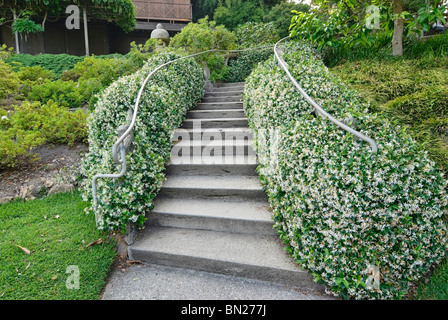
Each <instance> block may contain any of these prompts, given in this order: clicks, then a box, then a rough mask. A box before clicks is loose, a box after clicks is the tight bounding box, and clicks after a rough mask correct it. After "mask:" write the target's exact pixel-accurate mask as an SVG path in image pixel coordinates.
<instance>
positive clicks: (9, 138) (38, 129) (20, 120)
mask: <svg viewBox="0 0 448 320" xmlns="http://www.w3.org/2000/svg"><path fill="white" fill-rule="evenodd" d="M0 111H1V113H0V117H1V119H2V120H1V121H0V135H1V139H0V166H11V167H12V166H15V165H16V164H17V162H18V161H19V160H20V159H19V158H20V157H22V156H32V154H30V153H29V151H30V150H32V149H33V148H35V147H37V146H39V145H42V144H43V143H66V144H69V145H71V144H73V143H75V142H80V141H85V140H86V138H87V129H86V118H87V115H86V114H85V113H84V112H83V111H81V110H78V111H76V112H70V111H68V110H67V109H66V108H63V107H60V106H58V105H57V104H55V103H53V102H51V101H50V102H48V103H46V104H41V103H39V102H27V101H26V102H24V103H22V104H21V105H20V106H15V107H14V108H13V110H11V111H10V112H8V113H7V112H6V111H3V110H0Z"/></svg>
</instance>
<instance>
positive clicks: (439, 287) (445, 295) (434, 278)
mask: <svg viewBox="0 0 448 320" xmlns="http://www.w3.org/2000/svg"><path fill="white" fill-rule="evenodd" d="M410 298H411V299H414V300H447V299H448V261H446V260H445V262H444V263H442V264H441V265H440V266H439V267H438V268H437V269H436V270H435V271H434V272H433V273H432V275H431V277H430V278H428V279H426V280H423V281H421V283H419V284H418V286H417V288H416V290H415V292H414V293H413V294H412V295H411V296H410Z"/></svg>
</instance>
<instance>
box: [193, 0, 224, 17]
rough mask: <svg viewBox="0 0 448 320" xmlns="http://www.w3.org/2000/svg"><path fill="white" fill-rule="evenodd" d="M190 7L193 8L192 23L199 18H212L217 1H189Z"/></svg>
mask: <svg viewBox="0 0 448 320" xmlns="http://www.w3.org/2000/svg"><path fill="white" fill-rule="evenodd" d="M191 6H192V8H193V21H194V22H197V21H198V20H199V19H201V18H205V17H206V16H208V17H213V12H215V10H216V8H217V7H218V0H191Z"/></svg>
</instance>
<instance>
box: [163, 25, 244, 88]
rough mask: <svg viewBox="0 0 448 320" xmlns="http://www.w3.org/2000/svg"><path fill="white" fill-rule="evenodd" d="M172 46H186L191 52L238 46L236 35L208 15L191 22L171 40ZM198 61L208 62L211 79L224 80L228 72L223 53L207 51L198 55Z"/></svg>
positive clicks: (230, 48) (228, 48)
mask: <svg viewBox="0 0 448 320" xmlns="http://www.w3.org/2000/svg"><path fill="white" fill-rule="evenodd" d="M170 47H172V48H184V49H185V50H187V52H189V53H190V54H194V53H199V52H202V51H207V50H212V49H218V50H232V49H235V48H236V36H235V34H234V33H233V32H231V31H229V30H227V29H226V28H225V27H224V26H217V25H216V23H215V22H214V21H208V17H205V18H203V19H199V21H198V23H189V24H188V25H187V26H186V27H184V28H183V29H182V31H181V32H180V33H177V34H176V35H175V36H174V37H173V38H172V39H171V41H170ZM196 60H197V61H203V62H205V63H207V65H208V68H209V69H210V76H211V81H216V80H223V79H224V78H225V77H226V75H227V72H228V70H227V69H228V68H227V67H226V66H225V65H224V58H223V57H222V53H207V54H202V55H200V56H198V57H196Z"/></svg>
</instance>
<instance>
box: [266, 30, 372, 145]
mask: <svg viewBox="0 0 448 320" xmlns="http://www.w3.org/2000/svg"><path fill="white" fill-rule="evenodd" d="M288 38H289V36H288V37H285V38H283V39H281V40H279V41H278V42H277V43H276V44H275V46H274V56H275V58H277V61H278V63H279V64H280V66H281V67H282V68H283V70H284V71H285V72H286V74H287V76H288V77H289V79H290V80H291V82H292V83H293V84H294V85H295V86H296V88H297V89H298V90H299V92H300V93H301V94H302V96H303V97H304V98H305V100H307V101H308V102H309V103H310V104H311V105H312V106H313V107H314V108H315V109H316V110H317V111H318V112H319V113H320V114H321V115H322V116H324V117H326V118H328V120H330V121H331V122H333V123H334V124H336V125H337V126H339V127H340V128H342V129H344V130H345V131H348V132H350V133H351V134H353V135H354V136H356V137H358V138H359V139H361V140H363V141H366V142H367V143H368V144H370V147H371V148H372V152H373V153H377V152H378V146H377V144H376V143H375V141H374V140H373V139H371V138H369V137H367V136H365V135H363V134H362V133H360V132H358V131H356V130H354V129H353V128H351V127H349V126H347V125H346V124H345V123H343V122H341V121H339V120H338V119H336V118H335V117H333V116H332V115H330V114H329V113H328V112H326V111H325V110H324V109H323V108H322V107H321V106H320V105H319V104H317V103H316V101H314V100H313V99H312V98H311V97H310V96H309V95H308V94H307V93H306V92H305V91H304V90H303V89H302V87H301V86H300V85H299V84H298V83H297V81H296V79H295V78H294V77H293V76H292V75H291V73H290V72H289V70H288V67H287V66H286V64H285V61H284V60H283V59H282V58H281V57H280V55H279V54H278V52H277V46H278V44H279V43H280V42H282V41H284V40H286V39H288Z"/></svg>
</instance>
